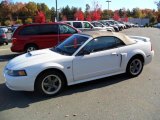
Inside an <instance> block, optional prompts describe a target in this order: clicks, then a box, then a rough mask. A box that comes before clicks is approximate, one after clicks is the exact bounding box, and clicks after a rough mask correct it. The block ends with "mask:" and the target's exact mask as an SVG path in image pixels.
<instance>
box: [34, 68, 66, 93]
mask: <svg viewBox="0 0 160 120" xmlns="http://www.w3.org/2000/svg"><path fill="white" fill-rule="evenodd" d="M64 86H65V77H64V76H63V75H62V74H61V73H59V72H57V71H46V72H44V73H42V74H41V75H40V76H39V77H38V78H37V80H36V83H35V89H36V92H38V93H40V94H41V95H47V96H51V95H56V94H57V93H59V92H60V91H61V90H63V88H64Z"/></svg>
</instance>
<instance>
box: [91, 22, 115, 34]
mask: <svg viewBox="0 0 160 120" xmlns="http://www.w3.org/2000/svg"><path fill="white" fill-rule="evenodd" d="M91 24H92V25H93V26H94V27H95V28H103V29H106V30H107V31H110V32H115V30H114V28H113V27H109V26H105V25H103V24H102V23H100V22H97V21H92V22H91Z"/></svg>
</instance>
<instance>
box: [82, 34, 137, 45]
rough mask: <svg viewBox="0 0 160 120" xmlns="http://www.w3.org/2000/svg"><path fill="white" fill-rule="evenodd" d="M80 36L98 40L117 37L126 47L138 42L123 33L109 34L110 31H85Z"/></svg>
mask: <svg viewBox="0 0 160 120" xmlns="http://www.w3.org/2000/svg"><path fill="white" fill-rule="evenodd" d="M80 34H85V35H89V36H91V37H92V38H96V37H100V36H115V37H117V38H119V39H121V40H122V41H123V42H124V43H125V44H126V45H129V44H133V43H135V42H136V41H135V40H133V39H131V38H129V37H128V36H126V35H125V34H123V33H116V32H108V31H85V32H82V33H80Z"/></svg>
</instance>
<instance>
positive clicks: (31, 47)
mask: <svg viewBox="0 0 160 120" xmlns="http://www.w3.org/2000/svg"><path fill="white" fill-rule="evenodd" d="M37 49H38V47H37V46H36V45H27V46H26V48H25V52H31V51H34V50H37Z"/></svg>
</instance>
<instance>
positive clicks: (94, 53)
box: [73, 37, 121, 80]
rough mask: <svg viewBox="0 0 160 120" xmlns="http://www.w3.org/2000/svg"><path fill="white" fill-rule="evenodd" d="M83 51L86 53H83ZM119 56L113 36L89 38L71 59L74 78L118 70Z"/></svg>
mask: <svg viewBox="0 0 160 120" xmlns="http://www.w3.org/2000/svg"><path fill="white" fill-rule="evenodd" d="M84 51H90V54H89V52H87V53H88V54H86V55H84V54H83V53H84ZM120 62H121V56H120V54H119V50H118V48H116V40H115V39H114V37H99V38H96V39H94V40H91V41H90V42H89V43H88V44H86V46H85V47H84V48H83V49H82V50H81V51H80V52H79V53H78V54H77V56H76V57H75V59H74V60H73V74H74V80H86V79H91V78H95V77H99V76H103V75H104V76H105V75H107V74H112V73H115V72H118V71H119V70H120Z"/></svg>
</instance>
